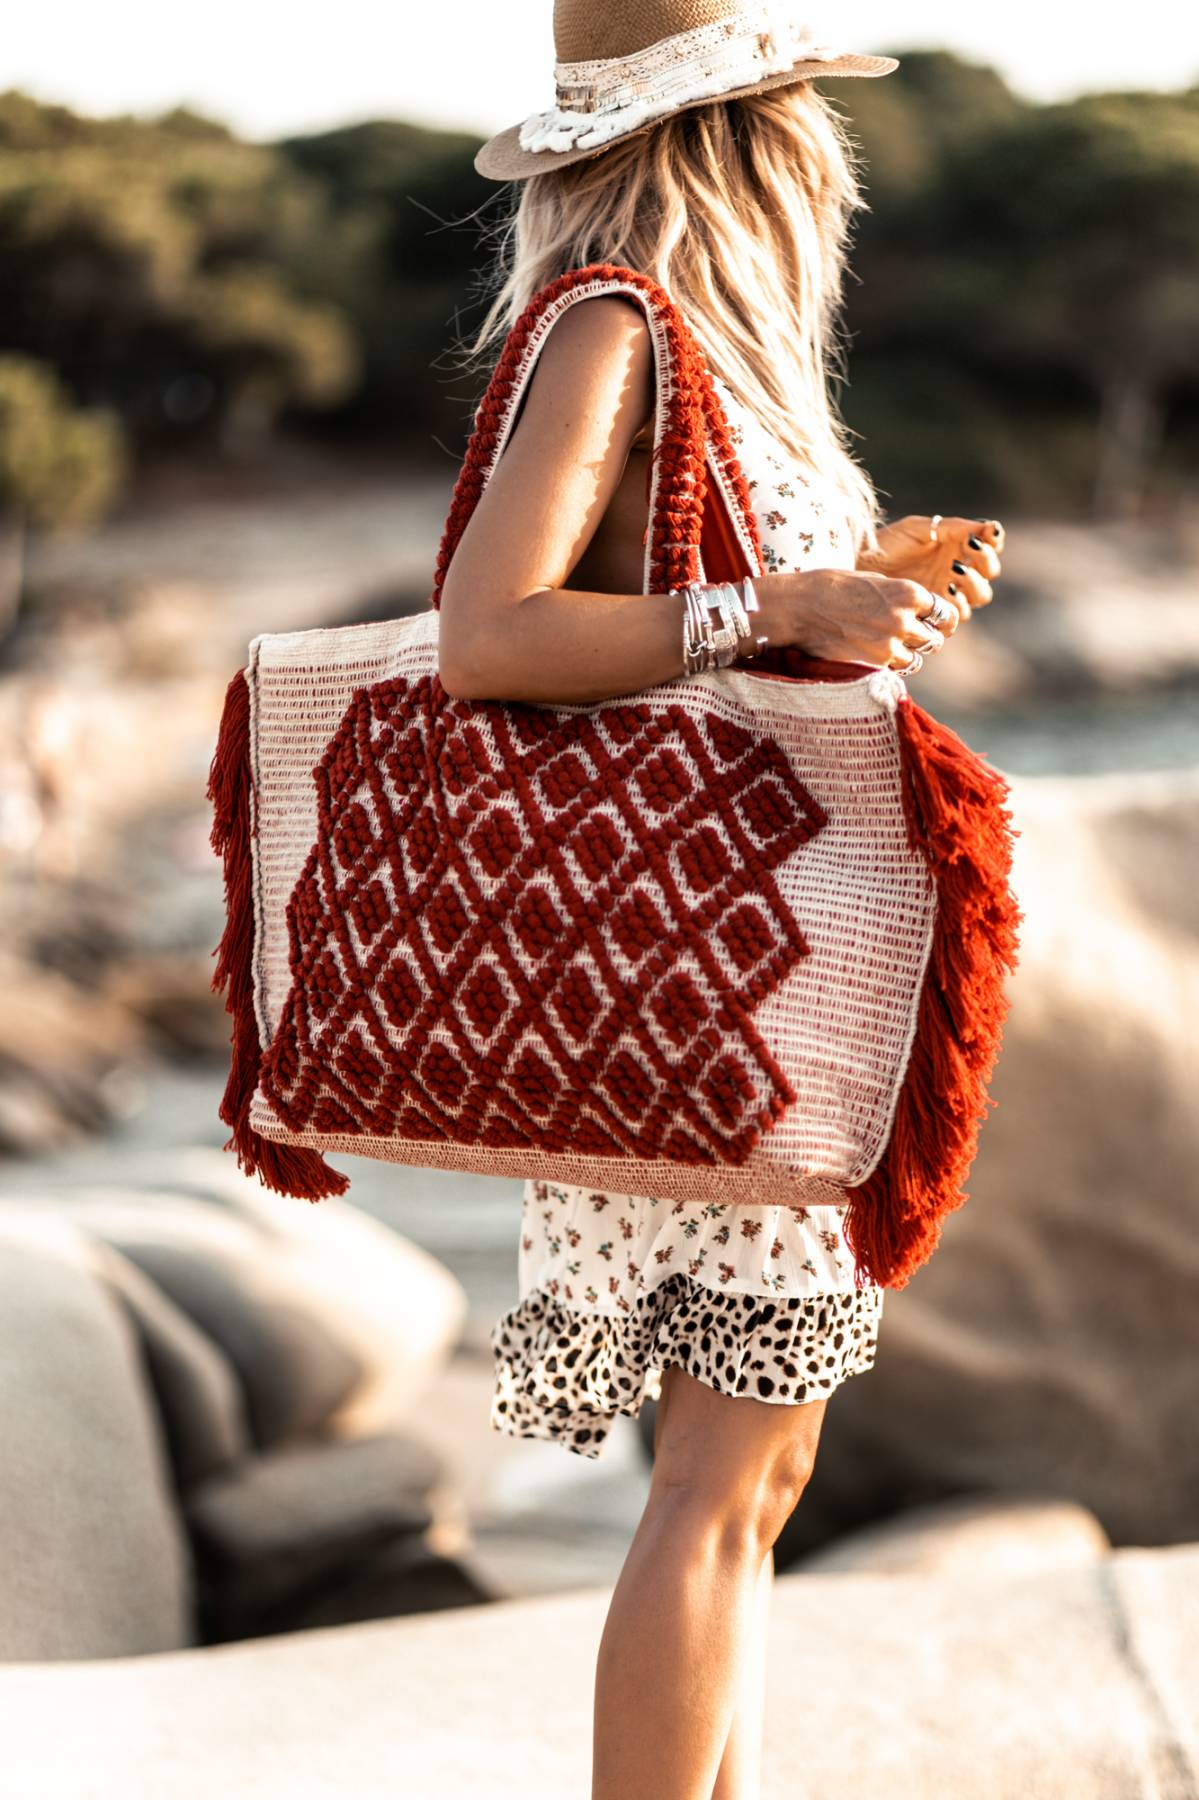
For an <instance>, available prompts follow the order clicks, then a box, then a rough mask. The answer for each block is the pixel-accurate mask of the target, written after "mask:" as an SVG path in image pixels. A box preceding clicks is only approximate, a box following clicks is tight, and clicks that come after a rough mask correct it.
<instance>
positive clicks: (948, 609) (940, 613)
mask: <svg viewBox="0 0 1199 1800" xmlns="http://www.w3.org/2000/svg"><path fill="white" fill-rule="evenodd" d="M956 614H957V608H956V606H954V605H953V603H952V602H951V601H949V600H946V599H944V598H943V597H942V595H940V594H934V595H933V603H932V605H931V606H930V607H929V609H928V611H927V612H926V613H921V614H920V619H921V622H922V623H923V624H925V625H936V626H941V625H951V624H952V623H953V620H954V618H955V616H956Z"/></svg>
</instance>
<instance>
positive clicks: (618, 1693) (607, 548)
mask: <svg viewBox="0 0 1199 1800" xmlns="http://www.w3.org/2000/svg"><path fill="white" fill-rule="evenodd" d="M555 37H556V44H557V52H558V63H557V68H556V75H557V83H558V105H557V106H556V107H555V108H553V109H551V110H550V111H549V112H548V113H545V114H539V115H536V116H535V117H533V118H532V119H529V120H526V121H525V123H524V124H523V126H519V127H513V128H512V129H511V130H509V131H507V132H504V133H501V134H500V135H499V136H498V137H496V138H494V139H492V140H491V142H490V143H489V144H487V145H486V146H485V147H484V149H483V150H482V151H481V152H480V155H479V157H478V160H477V166H478V167H479V169H480V170H481V171H482V172H483V173H484V174H486V175H489V176H492V177H493V178H495V179H497V180H517V181H520V182H522V183H523V186H522V187H521V189H520V200H519V205H518V207H517V209H516V211H515V213H514V215H513V218H512V221H511V225H510V229H509V231H508V232H507V234H506V247H507V250H508V252H509V256H508V259H507V268H506V272H505V274H504V278H503V280H502V284H501V285H500V288H499V291H498V293H497V295H496V297H495V299H494V303H493V305H492V306H491V309H490V311H489V313H488V316H487V318H486V320H485V321H484V325H483V327H482V329H481V331H480V333H479V336H478V339H477V341H476V343H475V345H474V346H473V348H474V350H475V351H482V350H484V349H486V348H488V347H489V346H490V345H491V344H492V343H494V342H495V341H496V340H497V339H500V338H502V337H503V335H504V334H505V332H506V331H507V329H508V328H509V327H510V326H511V324H512V323H513V321H514V320H515V319H516V318H517V316H518V315H519V314H520V313H521V311H522V309H523V308H524V306H525V305H526V303H527V301H528V300H529V298H530V297H531V296H532V295H533V294H534V293H536V292H538V291H539V290H540V289H541V288H542V287H543V286H544V285H546V284H547V283H549V282H550V281H552V280H554V279H555V278H556V277H558V276H560V275H562V274H563V273H564V272H565V271H568V270H572V269H576V268H581V267H585V266H588V265H590V264H592V263H595V262H607V263H613V264H617V265H620V266H622V267H624V268H628V269H633V270H635V271H638V272H639V273H640V274H642V275H645V276H648V277H650V278H652V279H653V280H654V281H656V282H657V283H659V284H660V286H661V287H663V288H664V289H665V290H666V291H667V292H668V293H669V294H670V295H671V297H672V298H673V299H674V301H675V302H676V303H677V304H678V305H679V306H680V307H681V308H682V309H683V311H684V313H685V315H686V317H687V320H688V323H689V324H690V326H691V328H692V330H693V332H694V333H695V335H696V337H697V339H698V340H699V342H700V345H701V347H702V349H703V351H704V354H705V356H706V358H707V360H708V363H709V367H710V368H711V370H712V372H713V375H714V377H715V379H716V382H717V389H718V392H719V394H720V397H721V399H722V401H723V402H724V405H725V408H726V411H727V414H728V417H729V421H730V429H731V433H732V436H733V441H734V443H735V445H736V446H737V452H738V456H739V459H740V460H741V463H742V468H743V471H744V473H745V475H746V477H747V479H748V482H749V487H750V491H751V494H752V497H753V500H754V505H755V510H756V512H757V517H758V525H759V531H760V534H761V538H762V543H763V552H764V559H765V563H766V567H767V570H768V573H767V574H766V575H765V576H764V577H762V578H760V579H758V580H757V581H756V583H755V586H756V588H757V593H758V596H759V599H760V603H761V617H760V621H758V622H757V624H756V629H757V630H758V631H760V632H762V633H764V634H765V635H766V636H767V637H768V639H769V642H770V644H771V645H772V646H786V645H792V646H798V647H800V648H802V649H803V650H804V651H806V652H808V653H810V654H812V655H815V656H819V657H823V658H829V659H832V660H835V661H841V662H857V663H870V664H875V665H879V666H884V665H885V666H889V667H891V668H895V669H902V670H905V671H914V670H915V669H916V668H918V667H919V666H920V662H921V659H922V657H923V656H924V655H927V654H929V653H931V652H934V651H940V649H941V648H942V647H943V646H944V645H945V643H946V642H947V641H948V640H949V639H950V638H951V637H952V635H953V633H954V631H955V630H956V628H957V626H958V624H959V623H960V621H961V619H963V618H965V617H968V616H969V614H970V612H971V611H972V609H973V608H974V607H976V606H980V605H985V604H986V603H987V602H988V601H989V600H990V599H991V597H992V586H991V584H992V582H993V581H994V579H995V577H996V576H997V575H998V573H999V568H1000V562H999V550H1000V548H1001V544H1002V530H1001V528H1000V526H999V525H998V524H996V523H995V522H993V521H991V522H978V521H973V520H941V519H939V518H924V517H921V518H905V519H902V520H899V521H897V522H895V523H892V524H882V525H880V522H879V508H878V503H877V500H876V497H875V494H874V491H873V489H872V487H871V484H870V481H869V478H868V477H867V475H866V473H865V472H864V471H863V470H862V469H861V468H860V467H859V466H858V465H857V464H856V463H855V462H854V460H853V459H852V457H851V456H850V454H849V452H848V450H847V447H846V437H847V433H846V431H845V428H844V426H843V425H842V424H841V422H840V421H839V419H838V417H837V414H836V411H835V409H834V407H833V405H832V402H831V400H830V396H829V392H828V377H829V373H830V369H831V368H832V367H833V366H834V364H835V363H836V360H837V354H838V345H837V340H836V337H835V328H836V322H837V316H838V308H839V303H840V296H841V283H842V277H843V271H844V261H845V252H846V245H847V241H848V231H849V225H850V221H851V218H852V214H853V212H854V210H855V208H856V207H858V206H860V205H861V204H862V202H861V199H860V194H859V190H858V187H857V182H856V172H855V167H854V162H853V158H852V154H851V151H850V147H849V142H848V139H847V138H846V136H845V133H844V130H843V128H842V126H841V123H840V120H839V116H838V115H837V114H836V113H834V111H833V110H832V108H831V107H830V105H829V103H828V101H827V100H826V99H825V98H824V97H823V96H822V95H821V94H820V92H819V91H818V90H817V89H816V88H815V87H814V86H813V85H812V77H813V76H815V75H818V74H853V75H881V74H886V73H888V72H889V71H890V70H891V69H893V68H894V67H895V66H896V64H895V62H894V60H893V59H890V58H869V57H844V56H840V55H838V54H837V53H835V52H833V51H831V50H829V49H827V48H825V47H823V46H818V45H815V44H814V43H813V42H812V39H811V35H810V33H808V32H807V31H806V30H805V29H804V27H803V26H802V25H801V24H798V23H796V22H795V21H794V20H792V19H789V18H788V17H787V16H786V15H785V14H784V15H783V16H781V17H780V16H779V14H778V11H777V9H772V12H771V14H770V15H769V16H768V15H767V14H765V13H764V12H763V9H762V8H761V7H756V6H742V5H738V4H736V0H615V3H612V4H608V5H606V6H604V7H600V6H597V5H595V4H594V0H558V4H557V6H556V8H555ZM654 406H655V391H654V366H653V354H652V345H651V337H650V332H649V329H648V327H647V324H646V320H645V316H644V313H643V312H642V311H641V309H640V308H639V307H638V306H636V305H629V304H627V303H626V302H625V301H624V300H623V299H622V298H621V297H620V296H619V295H611V294H608V295H603V294H601V295H599V296H597V297H595V298H593V299H591V300H590V301H587V302H584V303H581V304H577V305H573V306H572V307H570V309H569V310H566V311H564V312H563V314H562V316H561V317H560V318H558V319H557V320H556V321H555V323H554V325H553V328H552V330H551V331H550V333H549V336H548V339H547V341H546V342H545V344H544V347H543V348H542V349H541V351H540V354H539V358H538V361H537V365H536V371H535V374H534V375H533V377H532V379H531V382H530V384H529V387H528V390H527V393H526V395H525V398H524V401H523V406H522V410H521V413H520V416H519V421H518V424H517V426H516V429H515V430H514V431H513V433H512V435H511V437H510V439H509V441H508V444H507V446H506V448H505V450H504V453H503V455H502V457H501V458H500V460H499V463H498V465H497V466H496V468H495V470H494V472H493V474H492V476H491V479H490V481H489V483H488V485H487V487H486V489H485V491H484V493H483V495H482V497H481V499H480V500H479V503H478V505H477V506H476V508H475V511H474V513H473V516H472V517H471V519H470V522H469V524H468V526H467V529H466V531H465V534H464V535H463V537H462V539H461V542H460V543H459V545H458V548H457V551H456V553H455V556H454V559H453V561H452V563H451V565H450V569H449V572H448V575H447V578H446V582H445V586H444V589H443V592H442V598H441V637H440V646H441V647H440V658H441V665H440V666H441V677H442V681H443V684H444V686H445V687H446V689H447V691H448V692H449V693H451V694H453V695H461V696H466V697H471V698H496V699H514V700H523V701H531V702H547V703H548V702H570V701H584V702H588V701H594V700H601V699H604V698H607V697H610V696H617V695H621V694H626V693H631V692H634V691H636V690H637V689H640V688H643V687H645V686H647V685H649V684H651V683H654V682H659V681H665V680H669V679H671V678H673V677H676V676H678V675H679V674H680V673H681V672H682V669H681V636H680V626H681V618H682V608H681V601H680V596H679V595H678V594H665V593H663V594H648V595H647V594H644V593H643V592H641V586H642V572H643V557H644V550H643V542H644V537H643V534H644V532H645V528H646V458H647V456H648V455H649V453H650V449H651V447H652V430H653V421H654ZM844 1210H845V1209H844V1208H843V1207H836V1206H828V1207H815V1208H808V1209H804V1208H795V1209H792V1208H790V1207H787V1206H775V1207H761V1208H755V1209H754V1213H753V1218H752V1219H749V1218H747V1217H746V1215H744V1214H738V1213H737V1211H736V1209H735V1208H732V1207H724V1206H720V1205H700V1204H698V1203H691V1202H676V1203H672V1202H669V1201H663V1200H659V1199H655V1198H653V1197H642V1196H631V1195H625V1194H613V1193H598V1192H596V1191H594V1190H591V1189H582V1188H563V1187H557V1186H553V1185H550V1184H548V1183H546V1182H540V1181H530V1182H528V1183H526V1188H525V1197H524V1218H523V1228H522V1235H521V1248H520V1290H521V1297H520V1301H519V1304H517V1305H516V1306H514V1307H513V1308H512V1309H511V1310H510V1311H509V1312H507V1313H506V1314H505V1315H504V1316H503V1317H502V1318H501V1319H500V1320H499V1321H498V1322H497V1324H496V1327H495V1330H494V1332H493V1336H492V1343H493V1348H494V1351H495V1356H496V1388H495V1398H494V1403H493V1411H492V1423H493V1425H494V1426H495V1427H496V1428H497V1429H500V1430H504V1431H507V1432H510V1433H512V1434H514V1435H522V1436H529V1437H543V1438H553V1439H556V1440H557V1441H558V1442H560V1443H562V1444H564V1445H565V1446H566V1447H567V1448H569V1449H571V1450H574V1451H575V1452H576V1453H579V1454H583V1455H589V1456H595V1455H598V1453H599V1451H600V1448H601V1445H602V1443H603V1441H604V1438H605V1436H606V1434H607V1432H608V1430H609V1429H610V1427H611V1424H612V1420H613V1418H614V1417H615V1416H616V1415H617V1414H618V1413H625V1414H635V1413H636V1412H637V1411H638V1410H639V1409H640V1406H641V1404H642V1402H643V1400H644V1399H646V1398H656V1399H657V1400H658V1409H657V1416H656V1420H655V1459H654V1468H653V1476H652V1482H651V1487H650V1493H649V1497H648V1500H647V1504H646V1507H645V1513H644V1516H643V1518H642V1520H641V1522H640V1525H639V1527H638V1530H637V1533H636V1536H635V1538H634V1540H633V1544H632V1547H631V1549H630V1552H629V1556H628V1559H627V1561H626V1563H625V1566H624V1569H623V1571H622V1573H621V1577H620V1580H619V1582H618V1583H617V1586H616V1590H615V1593H614V1596H613V1600H612V1605H611V1610H610V1612H609V1615H608V1620H607V1624H606V1627H605V1631H604V1635H603V1640H602V1643H601V1647H600V1655H599V1663H598V1670H597V1682H596V1706H595V1741H594V1777H593V1780H594V1786H593V1796H594V1797H595V1800H630V1797H632V1796H638V1797H640V1796H651V1795H652V1796H653V1797H654V1800H676V1797H677V1800H684V1797H686V1800H699V1797H701V1796H702V1797H703V1800H708V1796H715V1797H718V1800H746V1797H747V1796H749V1795H751V1794H753V1793H755V1792H756V1791H757V1782H758V1767H759V1758H760V1739H761V1727H762V1700H763V1670H764V1661H765V1647H766V1621H767V1611H768V1604H769V1595H770V1589H771V1581H772V1574H773V1557H772V1546H773V1544H774V1542H775V1539H776V1538H777V1536H778V1534H779V1531H780V1530H781V1528H782V1526H783V1523H784V1522H785V1520H786V1518H787V1516H788V1514H789V1513H790V1512H791V1510H792V1509H793V1507H794V1506H795V1504H796V1502H797V1500H798V1499H799V1496H800V1494H801V1493H802V1491H803V1488H804V1485H805V1483H806V1481H807V1479H808V1476H809V1473H810V1471H811V1468H812V1464H813V1459H814V1456H815V1452H816V1446H817V1442H818V1439H819V1435H820V1430H821V1425H822V1421H823V1416H824V1411H825V1407H826V1406H827V1404H828V1397H829V1394H830V1393H831V1392H832V1391H833V1390H834V1389H835V1388H836V1387H837V1386H838V1385H839V1384H840V1383H841V1382H842V1381H843V1380H845V1379H847V1378H848V1377H849V1376H850V1375H852V1374H855V1373H859V1372H862V1371H864V1370H866V1369H868V1368H869V1367H870V1366H871V1363H872V1362H873V1358H874V1351H875V1345H876V1341H877V1331H878V1323H879V1317H880V1312H881V1303H882V1296H883V1290H882V1289H881V1288H880V1287H877V1286H867V1287H865V1288H855V1285H854V1275H853V1266H852V1264H853V1258H852V1255H851V1254H850V1252H849V1250H848V1247H847V1244H846V1241H845V1238H844V1234H843V1230H842V1222H843V1213H844Z"/></svg>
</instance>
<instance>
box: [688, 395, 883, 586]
mask: <svg viewBox="0 0 1199 1800" xmlns="http://www.w3.org/2000/svg"><path fill="white" fill-rule="evenodd" d="M712 381H713V385H714V386H715V388H716V391H717V393H718V394H719V396H720V400H721V404H722V405H723V407H724V410H725V413H726V414H727V416H728V421H729V437H730V438H731V440H732V444H733V448H734V450H735V451H736V453H737V460H738V462H740V464H741V466H742V469H743V471H744V474H745V479H746V484H747V486H748V488H749V491H750V495H751V497H752V499H753V503H754V513H755V515H756V517H757V521H758V532H759V535H760V537H761V539H762V561H763V564H764V566H765V569H766V572H767V574H769V575H774V574H778V573H780V572H783V571H786V570H790V569H811V568H820V569H852V568H853V567H854V566H855V563H856V561H857V558H856V555H855V553H854V550H853V546H852V541H851V536H850V528H849V521H848V519H847V518H846V517H845V516H844V513H843V511H842V510H841V508H840V507H839V505H838V503H837V500H836V497H835V496H833V495H831V494H822V493H821V491H820V489H819V487H818V486H816V485H814V484H813V481H812V477H811V476H810V475H809V473H808V471H807V470H806V469H805V468H804V466H803V465H802V464H801V463H799V462H797V461H796V460H795V458H794V457H793V456H792V455H791V454H790V452H789V451H788V450H787V449H786V448H785V446H784V445H782V444H780V443H779V441H778V439H777V438H776V437H774V436H773V435H772V433H771V432H769V431H768V430H767V429H766V427H765V426H764V425H763V424H762V422H761V421H760V419H759V418H758V416H757V414H756V413H753V412H751V411H750V410H749V408H748V407H746V406H744V405H743V404H742V402H741V401H740V400H739V399H738V398H737V396H736V395H735V394H734V392H733V390H732V388H730V387H729V385H728V383H727V382H726V381H724V380H723V378H722V377H721V376H719V375H717V374H715V373H713V376H712Z"/></svg>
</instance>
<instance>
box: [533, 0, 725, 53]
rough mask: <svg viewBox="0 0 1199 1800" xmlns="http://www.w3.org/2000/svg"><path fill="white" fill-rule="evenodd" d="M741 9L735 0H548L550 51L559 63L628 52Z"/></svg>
mask: <svg viewBox="0 0 1199 1800" xmlns="http://www.w3.org/2000/svg"><path fill="white" fill-rule="evenodd" d="M741 10H742V9H741V7H740V5H739V4H738V0H554V49H555V51H556V52H557V57H558V61H559V62H598V61H601V60H603V59H605V58H607V57H613V56H632V55H633V54H635V52H636V51H638V50H646V49H648V48H649V46H650V45H651V44H658V43H661V41H662V39H663V38H668V37H675V36H676V35H677V34H678V33H679V32H682V31H695V30H697V29H698V28H699V26H701V25H714V24H716V23H717V22H718V21H719V20H721V19H729V18H736V16H737V14H738V13H739V12H740V11H741Z"/></svg>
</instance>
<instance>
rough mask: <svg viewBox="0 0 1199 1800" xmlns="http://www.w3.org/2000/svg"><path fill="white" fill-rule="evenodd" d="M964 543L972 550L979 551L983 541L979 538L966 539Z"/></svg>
mask: <svg viewBox="0 0 1199 1800" xmlns="http://www.w3.org/2000/svg"><path fill="white" fill-rule="evenodd" d="M966 542H967V543H968V544H969V546H970V548H971V549H972V550H981V549H982V547H983V541H982V539H981V538H977V537H968V538H967V539H966Z"/></svg>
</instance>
